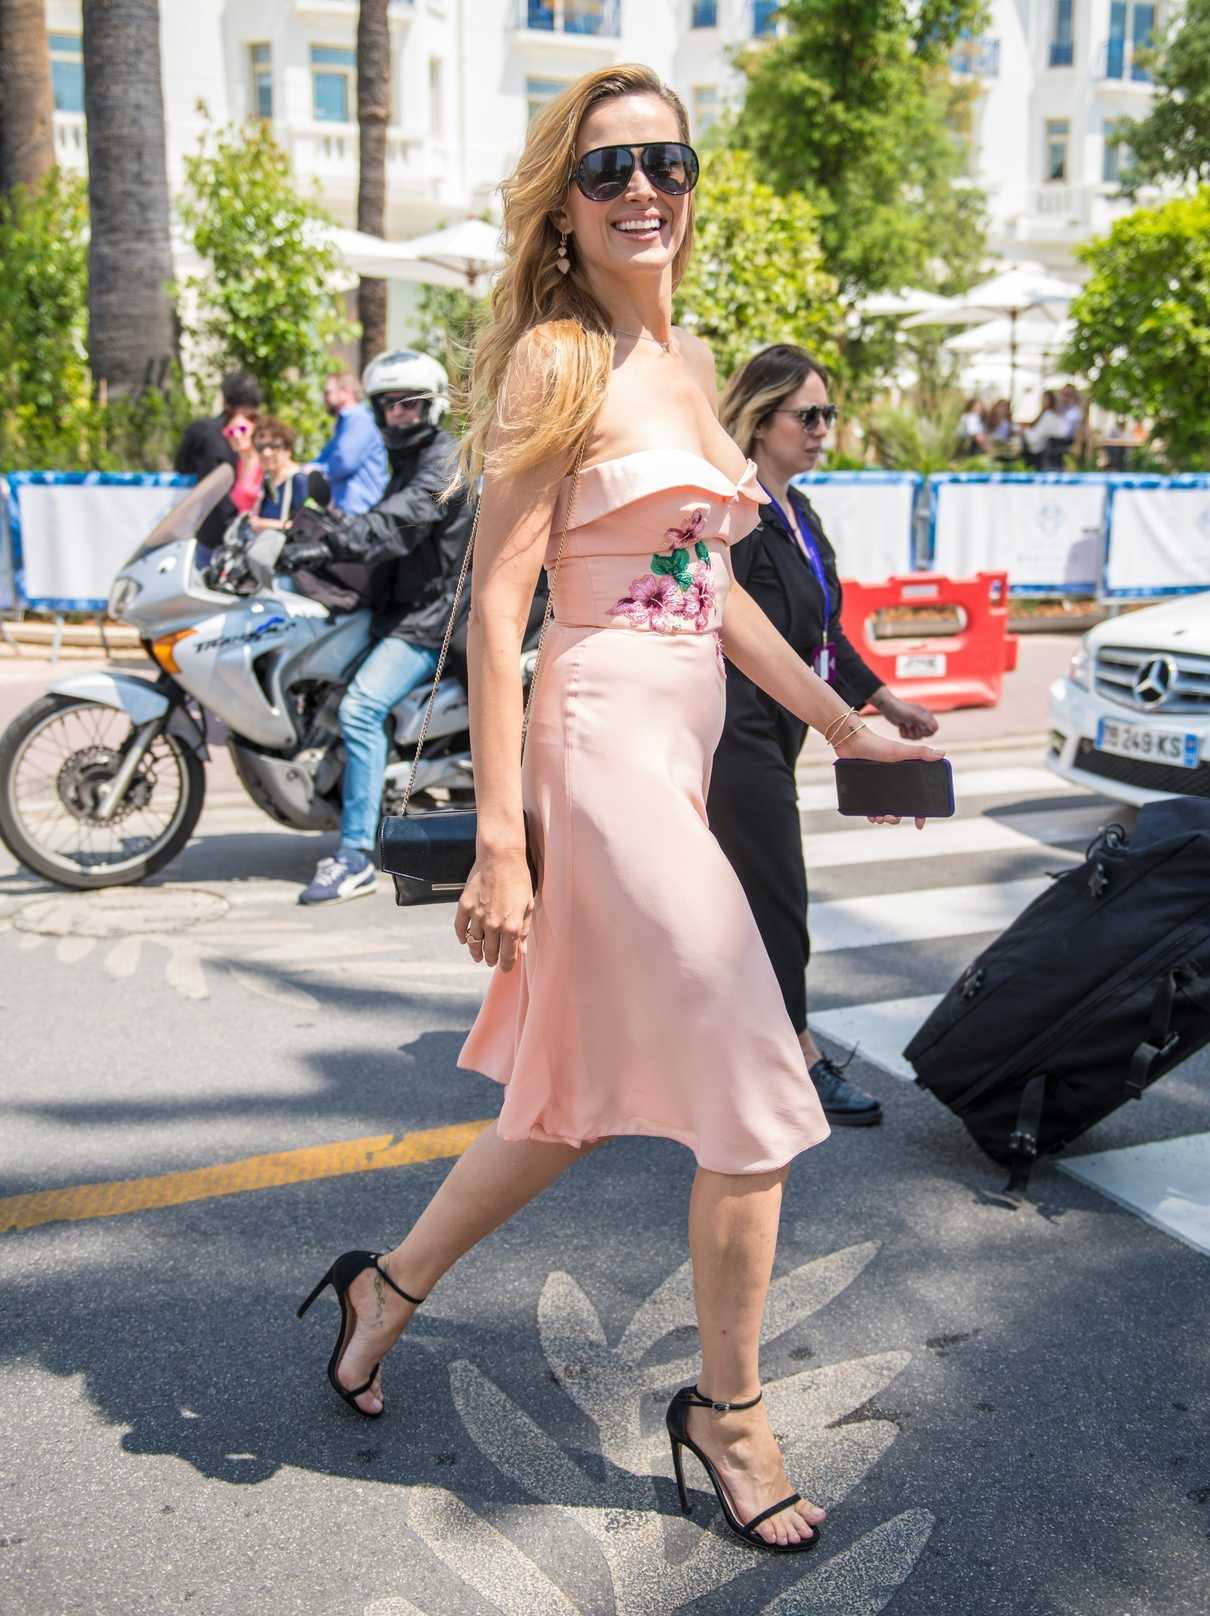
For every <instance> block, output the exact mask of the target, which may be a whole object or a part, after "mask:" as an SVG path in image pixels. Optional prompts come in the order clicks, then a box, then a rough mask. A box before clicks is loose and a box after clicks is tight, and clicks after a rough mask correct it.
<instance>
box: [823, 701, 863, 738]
mask: <svg viewBox="0 0 1210 1616" xmlns="http://www.w3.org/2000/svg"><path fill="white" fill-rule="evenodd" d="M856 711H857V709H856V708H855V707H848V708H846V709H845V711H844V712H843V713H841V715H840V717H839V718H834V719H833V720H832V722H831V723H830V724H829V725H828V727H827V729H825V730H824V732H823V738H824V742H825V744H826V745H828V746H831V744H832V734H833V731H834V730H838V729H842V728H843V727H844V724H845V722H846V721H847V720H848V719H850V718H852V717H853V716H854V714H855V713H856Z"/></svg>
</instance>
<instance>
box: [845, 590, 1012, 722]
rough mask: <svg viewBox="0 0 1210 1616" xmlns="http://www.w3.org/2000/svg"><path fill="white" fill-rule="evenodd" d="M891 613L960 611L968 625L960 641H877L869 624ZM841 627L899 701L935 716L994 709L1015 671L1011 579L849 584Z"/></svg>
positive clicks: (956, 637)
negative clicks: (954, 608) (932, 608)
mask: <svg viewBox="0 0 1210 1616" xmlns="http://www.w3.org/2000/svg"><path fill="white" fill-rule="evenodd" d="M887 606H939V607H941V606H957V607H960V608H961V609H962V612H963V615H964V619H965V621H964V623H963V626H962V628H961V629H960V630H959V631H958V632H957V633H956V634H937V635H934V636H932V637H931V638H929V639H885V638H884V639H875V637H874V634H873V629H872V622H871V619H872V618H873V615H874V613H875V612H878V611H881V610H882V609H883V608H885V607H887ZM841 621H842V622H843V623H844V630H845V633H846V634H847V635H848V637H849V639H850V640H851V641H852V642H853V644H854V645H855V646H856V647H857V649H858V650H859V651H860V652H861V655H862V657H863V658H864V659H865V661H866V662H868V663H869V665H870V667H871V668H873V669H874V671H875V672H876V673H880V674H881V675H882V678H883V681H884V683H886V684H887V685H889V686H890V688H891V689H892V690H893V691H894V692H895V694H896V695H897V696H899V697H901V698H902V699H903V700H904V701H915V702H919V704H920V705H921V706H922V707H927V708H928V709H929V711H930V712H934V713H947V712H952V711H953V709H954V708H955V707H994V706H995V705H996V703H997V702H998V701H999V700H1000V696H1001V693H1002V691H1003V689H1004V675H1005V674H1006V673H1011V672H1012V670H1013V669H1014V668H1015V667H1016V665H1017V640H1016V636H1015V635H1013V634H1010V633H1009V632H1008V574H1007V573H1006V572H980V573H977V574H976V576H975V577H974V578H969V579H954V578H946V577H945V576H944V575H943V574H942V573H939V572H917V573H912V574H910V575H909V576H908V577H906V578H888V579H887V581H886V582H885V583H882V584H862V583H856V582H848V581H846V582H845V584H844V609H843V612H842V614H841Z"/></svg>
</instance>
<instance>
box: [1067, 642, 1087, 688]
mask: <svg viewBox="0 0 1210 1616" xmlns="http://www.w3.org/2000/svg"><path fill="white" fill-rule="evenodd" d="M1067 677H1068V678H1069V679H1070V680H1071V682H1072V684H1073V685H1079V687H1080V689H1081V690H1087V689H1089V688H1090V680H1091V678H1092V653H1091V652H1090V651H1089V649H1088V647H1087V646H1086V645H1081V646H1080V649H1079V650H1078V651H1077V652H1076V654H1075V656H1073V657H1072V659H1071V666H1070V667H1069V668H1068V670H1067Z"/></svg>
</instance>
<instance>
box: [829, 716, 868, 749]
mask: <svg viewBox="0 0 1210 1616" xmlns="http://www.w3.org/2000/svg"><path fill="white" fill-rule="evenodd" d="M865 727H866V726H865V720H864V719H861V718H859V719H858V720H857V722H856V723H855V724H854V725H853V728H852V729H851V730H847V731H846V732H845V734H843V735H840V736H838V737H837V738H836V740H834V741H829V742H828V745H829V746H830V747H831V748H832V750H833V752H835V751H836V750H837V749H838V748H839V747H842V746H843V745H844V743H845V742H846V741H851V740H852V739H853V737H854V735H859V734H860V733H861V731H862V730H863V729H865Z"/></svg>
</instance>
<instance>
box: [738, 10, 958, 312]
mask: <svg viewBox="0 0 1210 1616" xmlns="http://www.w3.org/2000/svg"><path fill="white" fill-rule="evenodd" d="M780 15H781V18H782V21H783V23H784V25H785V31H784V33H783V34H782V35H781V36H780V37H778V38H776V39H773V40H771V41H769V42H767V43H766V42H762V43H759V44H756V45H753V46H750V47H749V48H748V49H746V50H745V51H743V52H741V53H740V54H739V56H738V58H737V65H738V66H739V67H740V69H741V70H742V71H743V73H744V74H745V76H746V78H747V85H746V88H745V96H744V102H743V106H742V108H741V110H740V113H739V116H738V120H737V125H736V132H737V136H738V139H739V140H740V142H741V143H742V144H743V145H744V146H746V147H748V148H749V149H750V150H751V151H752V152H753V153H754V154H756V156H757V158H758V169H759V172H760V174H761V177H762V178H763V179H767V180H768V181H769V182H770V183H771V184H773V185H774V186H775V187H776V188H777V189H778V190H780V191H783V192H785V191H792V190H793V191H801V192H803V193H805V195H806V196H807V197H808V198H809V200H810V201H811V202H812V203H814V205H815V207H816V208H817V209H818V211H819V218H820V235H821V239H822V242H823V250H824V258H825V261H826V263H827V266H828V268H829V270H831V272H832V273H833V274H834V275H836V276H837V277H838V278H839V281H840V284H841V287H842V289H843V291H844V293H845V294H846V298H848V299H856V298H859V297H860V296H861V295H862V294H863V293H867V292H873V291H882V290H887V289H891V290H897V289H899V288H901V287H904V286H935V287H937V288H938V289H939V290H943V291H951V290H953V291H957V290H960V289H961V288H962V287H964V286H966V285H969V284H970V281H971V279H972V278H973V277H974V276H975V274H976V273H977V272H978V269H979V266H980V263H981V260H982V257H983V252H984V226H983V215H984V199H983V196H982V194H981V193H980V192H979V191H978V190H977V188H975V187H974V186H972V185H970V184H969V183H968V184H960V183H956V182H957V181H959V180H961V179H962V178H963V177H964V171H965V168H966V166H967V152H966V142H965V138H964V134H965V123H966V120H967V117H968V111H969V102H970V99H971V96H972V93H973V92H972V90H971V88H970V87H969V85H965V84H960V83H958V82H956V80H955V78H954V75H953V74H952V72H951V70H950V67H949V58H950V53H951V51H952V50H953V48H954V46H955V45H956V44H957V43H958V41H959V40H960V39H961V38H962V37H963V36H964V35H965V34H969V33H970V32H972V31H973V30H976V29H977V28H978V27H979V26H980V25H981V23H982V20H983V15H984V5H983V0H919V3H917V4H914V5H913V4H909V3H907V0H862V4H860V5H854V4H853V3H852V0H785V3H784V4H783V5H782V7H781V11H780Z"/></svg>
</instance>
